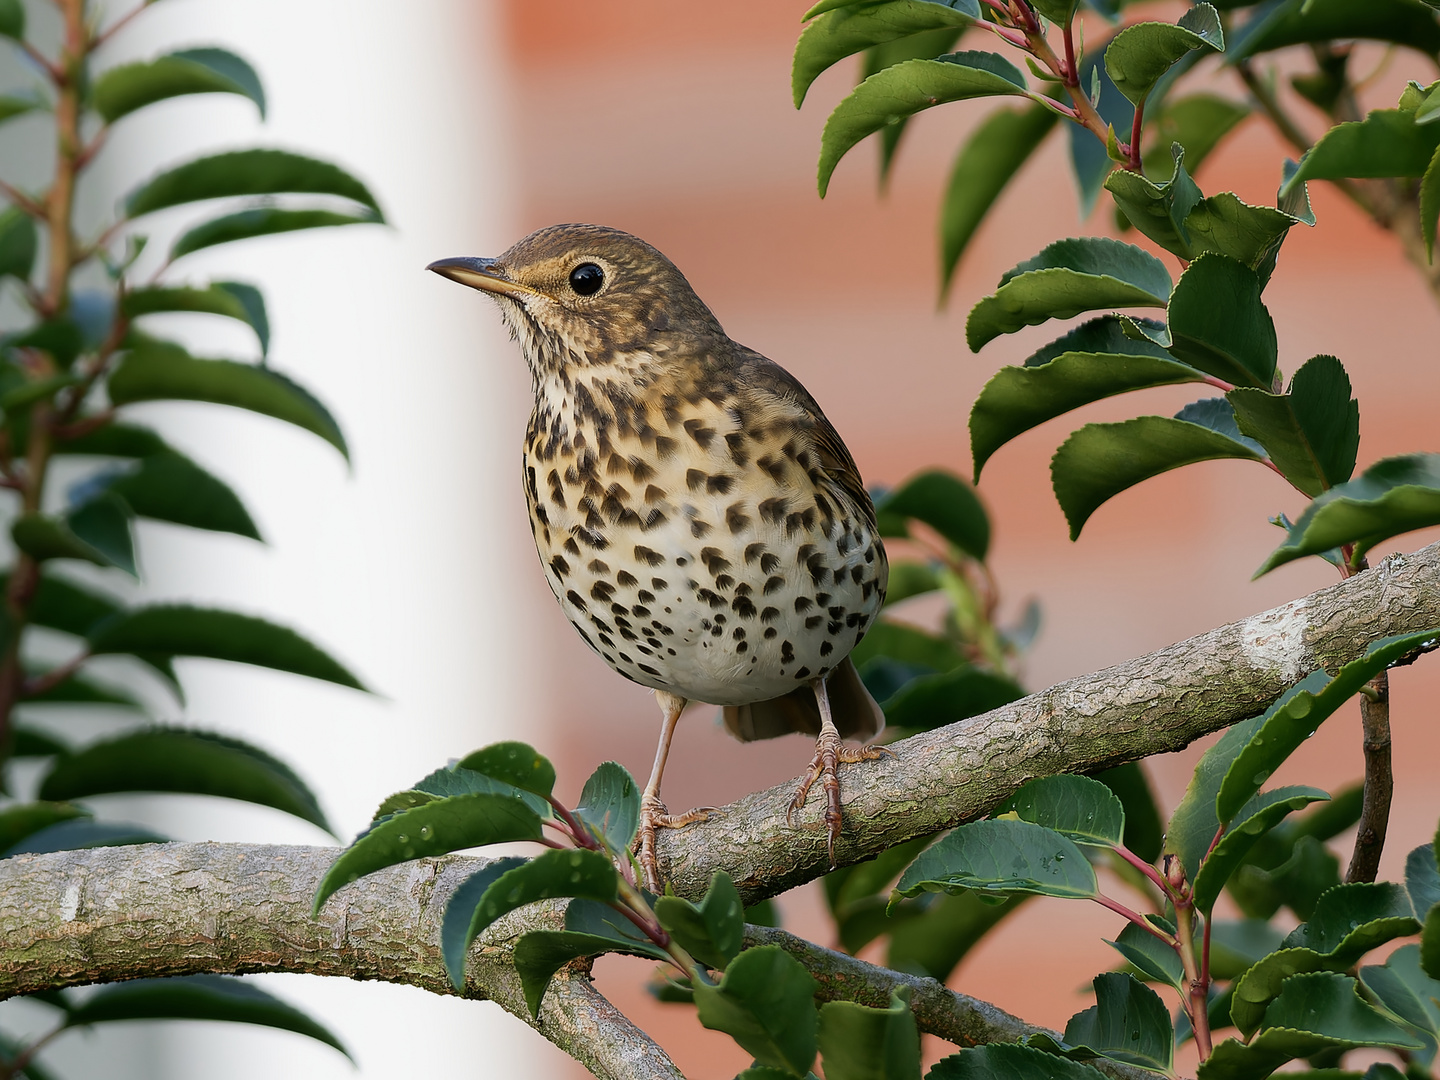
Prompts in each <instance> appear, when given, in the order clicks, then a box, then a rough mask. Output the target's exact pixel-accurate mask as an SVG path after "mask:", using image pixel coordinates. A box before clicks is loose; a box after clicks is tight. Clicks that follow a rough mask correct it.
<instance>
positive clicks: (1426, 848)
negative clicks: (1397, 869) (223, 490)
mask: <svg viewBox="0 0 1440 1080" xmlns="http://www.w3.org/2000/svg"><path fill="white" fill-rule="evenodd" d="M1405 891H1406V892H1407V893H1408V894H1409V895H1410V906H1411V907H1413V908H1414V909H1415V914H1416V915H1418V916H1420V917H1421V918H1424V916H1425V913H1426V912H1428V911H1429V910H1430V909H1431V908H1432V907H1434V906H1435V905H1436V904H1440V868H1437V867H1436V864H1435V845H1434V844H1421V845H1420V846H1419V847H1417V848H1415V849H1414V850H1413V851H1411V852H1410V854H1409V855H1407V856H1406V857H1405Z"/></svg>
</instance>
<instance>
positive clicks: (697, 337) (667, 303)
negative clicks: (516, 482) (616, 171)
mask: <svg viewBox="0 0 1440 1080" xmlns="http://www.w3.org/2000/svg"><path fill="white" fill-rule="evenodd" d="M426 269H429V270H433V271H435V273H437V274H440V275H442V276H444V277H448V278H450V279H451V280H452V281H458V282H460V283H461V284H462V285H469V286H470V287H471V288H474V289H480V290H482V291H483V292H486V293H488V294H489V295H490V296H491V297H493V298H494V299H495V300H496V302H497V303H499V305H500V309H501V312H502V313H503V314H504V316H505V321H506V323H507V324H508V325H509V327H510V330H511V332H512V333H513V334H514V335H515V337H516V339H517V340H518V341H519V342H520V347H521V349H522V350H523V352H524V353H525V359H526V361H527V362H528V363H529V365H530V368H531V371H532V373H533V374H534V375H535V376H536V378H537V379H539V378H544V377H545V376H546V375H547V374H555V373H559V372H562V371H564V370H565V369H567V368H575V367H583V366H593V365H610V364H616V363H620V364H633V363H641V364H645V363H649V362H653V361H661V362H664V361H665V360H667V359H669V358H671V357H675V356H677V355H684V354H685V353H687V352H690V351H692V350H695V349H697V348H699V349H703V348H704V347H705V345H706V344H707V343H708V339H710V338H711V337H712V336H715V335H718V336H720V337H723V336H724V331H723V330H721V328H720V324H719V323H718V322H716V320H715V316H714V315H712V314H711V313H710V309H709V308H707V307H706V306H705V305H704V303H703V302H702V301H701V300H700V298H699V297H698V296H696V295H695V290H694V289H692V288H691V287H690V283H689V282H688V281H686V280H685V275H683V274H682V273H680V271H679V270H678V269H676V268H675V264H674V263H672V262H671V261H670V260H669V259H667V258H666V257H665V256H664V255H662V254H661V253H660V252H658V251H656V250H655V249H654V248H653V247H651V246H650V245H649V244H647V243H645V241H643V240H641V239H639V238H638V237H634V236H631V235H630V234H629V233H625V232H621V231H620V230H619V229H609V228H605V227H603V226H600V225H551V226H549V227H547V228H544V229H540V230H539V231H538V232H533V233H531V234H530V235H529V236H527V237H525V238H524V239H523V240H521V241H519V242H518V243H517V244H515V246H514V247H512V248H510V249H509V250H508V251H506V252H505V253H504V254H503V255H500V256H498V257H497V258H493V259H485V258H458V259H441V260H439V261H438V262H433V263H431V264H430V265H429V266H428V267H427V268H426Z"/></svg>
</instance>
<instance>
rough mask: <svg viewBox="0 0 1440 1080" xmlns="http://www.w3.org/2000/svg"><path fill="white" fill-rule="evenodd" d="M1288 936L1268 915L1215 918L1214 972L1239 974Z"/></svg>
mask: <svg viewBox="0 0 1440 1080" xmlns="http://www.w3.org/2000/svg"><path fill="white" fill-rule="evenodd" d="M1284 940H1285V934H1284V931H1282V930H1279V929H1277V928H1276V927H1275V926H1273V925H1271V924H1270V923H1269V922H1267V921H1266V920H1264V919H1239V920H1230V919H1215V920H1214V921H1212V922H1211V923H1210V974H1211V976H1212V977H1213V978H1216V979H1235V978H1238V977H1239V976H1241V975H1243V974H1245V972H1246V971H1247V970H1248V969H1249V968H1250V967H1251V966H1253V965H1254V964H1255V963H1256V962H1258V961H1259V960H1260V959H1261V958H1263V957H1266V956H1269V955H1270V954H1271V953H1273V952H1274V951H1275V950H1277V949H1279V948H1280V943H1281V942H1282V941H1284Z"/></svg>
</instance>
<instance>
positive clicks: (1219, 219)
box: [1185, 187, 1315, 289]
mask: <svg viewBox="0 0 1440 1080" xmlns="http://www.w3.org/2000/svg"><path fill="white" fill-rule="evenodd" d="M1297 192H1298V194H1299V195H1301V196H1303V195H1304V192H1305V189H1304V188H1303V187H1302V188H1299V189H1297ZM1305 206H1306V207H1308V200H1307V202H1306V204H1305ZM1302 222H1303V223H1304V224H1306V225H1314V224H1315V219H1314V215H1313V214H1311V213H1310V212H1309V210H1308V209H1305V208H1301V209H1300V212H1299V213H1290V212H1288V211H1286V210H1284V209H1277V208H1275V207H1273V206H1251V205H1250V204H1249V203H1246V202H1241V201H1240V200H1239V199H1238V198H1236V196H1235V194H1234V193H1233V192H1229V191H1222V192H1220V193H1219V194H1218V195H1211V196H1210V197H1209V198H1208V199H1202V200H1201V201H1200V202H1199V203H1197V204H1196V205H1195V208H1194V209H1193V210H1191V211H1190V214H1189V216H1188V217H1187V218H1186V219H1185V229H1186V231H1187V233H1188V234H1189V237H1190V250H1191V255H1189V256H1187V257H1190V258H1193V257H1194V256H1195V255H1199V254H1201V253H1203V252H1206V251H1210V252H1214V253H1216V254H1218V255H1227V256H1229V257H1230V258H1232V259H1235V260H1236V261H1237V262H1242V263H1244V264H1245V265H1246V266H1248V267H1250V269H1252V270H1254V271H1255V273H1256V275H1257V276H1258V278H1259V280H1260V287H1261V288H1262V289H1263V288H1264V287H1265V285H1266V284H1267V283H1268V282H1269V280H1270V275H1271V273H1272V272H1273V271H1274V269H1275V260H1276V259H1277V257H1278V256H1279V254H1280V245H1281V244H1283V243H1284V242H1285V237H1286V236H1288V235H1289V233H1290V229H1291V228H1292V227H1293V226H1295V225H1297V224H1300V223H1302Z"/></svg>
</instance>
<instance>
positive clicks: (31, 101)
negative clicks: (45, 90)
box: [0, 94, 45, 124]
mask: <svg viewBox="0 0 1440 1080" xmlns="http://www.w3.org/2000/svg"><path fill="white" fill-rule="evenodd" d="M43 108H45V101H44V99H43V98H41V97H39V96H38V95H24V94H0V124H3V123H4V122H5V121H6V120H13V119H15V117H17V116H24V115H25V114H26V113H31V112H34V111H35V110H36V109H43Z"/></svg>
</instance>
